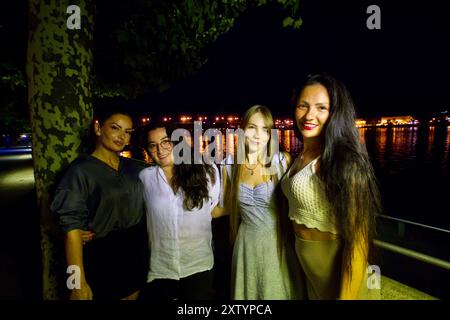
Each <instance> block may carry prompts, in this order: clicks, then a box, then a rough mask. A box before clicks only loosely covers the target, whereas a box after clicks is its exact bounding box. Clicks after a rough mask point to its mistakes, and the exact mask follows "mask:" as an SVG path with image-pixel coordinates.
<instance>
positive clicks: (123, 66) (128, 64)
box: [93, 0, 301, 97]
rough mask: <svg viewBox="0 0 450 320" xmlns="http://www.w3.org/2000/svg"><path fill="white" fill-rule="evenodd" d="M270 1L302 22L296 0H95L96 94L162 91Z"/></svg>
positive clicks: (288, 23)
mask: <svg viewBox="0 0 450 320" xmlns="http://www.w3.org/2000/svg"><path fill="white" fill-rule="evenodd" d="M269 3H278V4H279V5H281V6H282V7H283V8H284V9H285V11H286V15H287V16H288V17H287V18H286V19H285V21H283V25H284V26H285V27H292V28H296V29H298V28H299V27H300V25H301V19H300V18H299V17H298V12H299V1H293V0H277V1H268V0H253V1H244V0H222V1H217V0H212V1H210V0H197V1H194V0H184V1H145V0H128V1H122V0H108V1H106V0H100V1H98V2H97V16H96V23H95V25H96V27H95V35H94V39H95V48H94V51H93V52H94V66H95V75H96V76H95V85H94V88H95V89H94V95H96V96H100V97H106V96H108V97H111V96H116V95H124V96H136V95H137V94H139V93H141V92H142V91H145V90H146V89H150V90H158V91H164V90H165V89H166V88H168V87H169V86H170V84H171V83H173V82H174V81H176V80H178V79H180V78H183V77H186V76H187V75H189V74H192V73H193V72H195V71H196V70H197V69H199V68H200V67H201V66H202V65H203V64H205V62H206V61H207V57H206V55H205V52H204V49H205V48H206V47H207V46H208V45H209V44H211V43H213V42H214V41H216V40H217V39H218V37H219V36H220V35H222V34H224V33H226V32H227V31H229V30H230V29H231V28H232V27H233V26H234V25H235V24H236V21H237V20H238V18H239V16H240V15H241V14H242V13H243V12H244V11H245V10H247V9H249V8H254V7H259V6H263V5H268V4H269Z"/></svg>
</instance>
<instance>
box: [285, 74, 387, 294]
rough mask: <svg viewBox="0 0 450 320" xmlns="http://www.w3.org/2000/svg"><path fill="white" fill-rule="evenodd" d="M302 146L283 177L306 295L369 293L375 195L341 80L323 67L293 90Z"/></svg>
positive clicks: (378, 207)
mask: <svg viewBox="0 0 450 320" xmlns="http://www.w3.org/2000/svg"><path fill="white" fill-rule="evenodd" d="M293 100H294V103H295V120H296V126H297V128H296V129H298V133H299V134H300V139H301V141H302V143H303V149H302V151H301V153H300V155H299V156H298V157H297V158H296V159H295V161H294V163H293V165H292V166H291V168H290V170H289V172H288V173H287V174H286V176H285V178H284V179H283V181H282V189H283V191H284V194H285V195H286V197H287V199H288V202H289V218H290V219H291V220H292V225H293V229H294V232H295V234H296V243H295V246H296V252H297V257H298V259H299V261H300V263H301V265H302V267H303V269H304V272H305V274H306V278H307V289H308V297H309V299H357V298H362V299H368V298H371V297H376V296H377V295H379V290H368V288H367V284H366V280H365V279H366V278H367V273H366V270H367V269H366V267H367V262H368V260H369V257H370V253H371V251H372V250H371V249H372V248H371V247H372V239H373V236H374V232H375V216H376V214H377V213H380V211H381V205H380V196H379V191H378V187H377V183H376V179H375V176H374V172H373V168H372V165H371V163H370V161H369V158H368V154H367V151H366V148H365V146H364V145H363V144H361V142H360V138H359V134H358V130H357V129H356V126H355V108H354V105H353V101H352V99H351V97H350V94H349V92H348V91H347V89H346V88H345V86H344V85H343V84H342V83H340V82H339V81H337V80H336V79H334V78H333V77H331V76H329V75H326V74H318V75H314V76H311V77H309V78H308V79H307V80H306V82H305V83H303V84H302V85H301V86H300V87H299V88H298V90H297V91H296V92H295V94H294V97H293Z"/></svg>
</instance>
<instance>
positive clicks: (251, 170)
mask: <svg viewBox="0 0 450 320" xmlns="http://www.w3.org/2000/svg"><path fill="white" fill-rule="evenodd" d="M244 166H245V168H246V169H247V170H250V175H253V173H254V171H255V170H256V167H258V163H257V164H256V165H255V167H254V168H253V169H252V168H249V167H248V166H247V162H244Z"/></svg>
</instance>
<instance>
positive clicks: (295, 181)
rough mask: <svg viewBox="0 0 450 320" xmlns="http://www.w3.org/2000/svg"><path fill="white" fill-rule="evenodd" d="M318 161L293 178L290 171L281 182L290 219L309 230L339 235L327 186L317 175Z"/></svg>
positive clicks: (311, 163) (315, 160) (314, 161)
mask: <svg viewBox="0 0 450 320" xmlns="http://www.w3.org/2000/svg"><path fill="white" fill-rule="evenodd" d="M318 160H319V158H316V159H314V160H313V161H311V162H310V163H309V164H307V165H306V166H305V167H304V168H303V169H302V170H300V171H299V172H297V173H296V174H295V175H293V176H292V177H289V172H290V169H289V171H288V172H287V173H286V175H285V176H284V178H283V180H282V181H281V188H282V190H283V193H284V195H285V196H286V198H287V199H288V202H289V218H290V219H291V220H293V221H295V222H296V223H297V224H303V225H305V226H306V227H307V228H317V229H318V230H319V231H322V232H331V233H333V234H338V232H337V228H336V221H335V218H334V215H333V212H332V207H331V204H330V203H329V201H328V199H327V197H326V194H325V186H324V185H323V182H322V181H321V180H320V178H319V176H318V175H317V174H316V163H317V161H318ZM291 168H292V167H291Z"/></svg>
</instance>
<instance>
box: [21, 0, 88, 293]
mask: <svg viewBox="0 0 450 320" xmlns="http://www.w3.org/2000/svg"><path fill="white" fill-rule="evenodd" d="M72 4H74V5H77V6H79V7H80V9H81V29H74V30H69V29H68V28H67V19H68V17H69V16H70V14H68V13H67V12H66V11H67V7H68V6H69V5H72ZM93 16H94V11H93V5H92V4H91V1H90V0H77V1H67V0H29V38H28V52H27V78H28V103H29V107H30V117H31V125H32V134H33V160H34V176H35V181H36V193H37V199H38V206H39V210H40V212H39V214H40V218H41V250H42V263H43V265H42V270H43V278H42V281H43V298H44V299H60V298H62V297H63V292H64V288H65V282H66V281H65V264H64V254H63V238H62V236H61V233H60V231H59V227H58V224H57V219H55V217H54V216H52V214H51V213H50V210H49V204H50V201H51V195H52V190H53V188H54V186H55V183H56V182H57V181H56V180H57V177H58V174H59V173H60V172H61V171H62V170H63V169H64V168H66V167H67V165H68V164H69V163H70V162H71V161H72V160H73V159H74V158H75V157H76V156H77V155H78V153H79V151H80V145H81V139H82V137H83V136H84V135H85V134H86V132H87V130H88V127H89V123H90V121H91V118H92V102H91V101H92V99H91V84H90V76H91V67H92V52H91V46H92V36H93Z"/></svg>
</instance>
